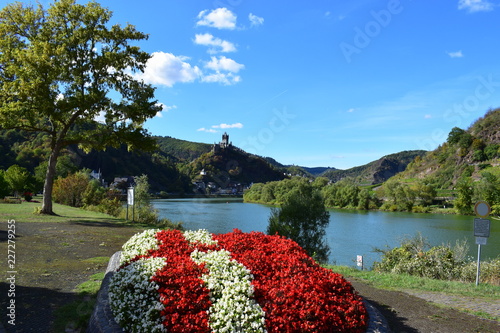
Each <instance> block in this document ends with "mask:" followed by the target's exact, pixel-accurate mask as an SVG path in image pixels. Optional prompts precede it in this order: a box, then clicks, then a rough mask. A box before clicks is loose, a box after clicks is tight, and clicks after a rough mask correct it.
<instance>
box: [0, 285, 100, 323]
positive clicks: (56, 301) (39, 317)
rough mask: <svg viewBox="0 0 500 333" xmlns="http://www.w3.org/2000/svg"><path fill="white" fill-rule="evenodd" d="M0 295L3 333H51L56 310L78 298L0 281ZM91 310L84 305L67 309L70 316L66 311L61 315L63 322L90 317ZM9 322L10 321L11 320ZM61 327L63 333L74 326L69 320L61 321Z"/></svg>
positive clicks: (74, 295)
mask: <svg viewBox="0 0 500 333" xmlns="http://www.w3.org/2000/svg"><path fill="white" fill-rule="evenodd" d="M13 287H14V288H13ZM0 295H2V297H0V309H1V311H0V313H1V317H0V318H1V319H0V332H1V331H2V327H1V326H2V325H3V328H4V329H5V332H7V333H11V332H12V333H14V332H53V331H54V322H55V320H56V313H57V312H58V310H59V309H61V307H65V306H66V305H67V304H69V303H72V302H76V301H78V300H79V299H81V296H79V295H77V294H75V293H68V292H61V291H57V290H52V289H47V288H39V287H26V286H20V285H16V284H15V283H14V284H10V283H5V282H0ZM12 301H14V303H13V304H14V305H15V308H13V307H12V306H11V305H10V304H11V302H12ZM82 304H83V303H82ZM9 306H11V309H9V308H8V307H9ZM92 310H93V309H92V308H90V307H88V306H87V307H85V306H83V305H82V306H76V307H74V308H71V310H69V311H71V312H74V313H69V312H66V313H64V314H62V316H63V317H65V318H66V319H67V318H77V317H86V316H88V317H90V314H91V313H92ZM10 314H12V315H10ZM12 319H13V320H14V321H11V320H12ZM68 320H69V319H68ZM13 324H15V325H13ZM61 325H62V326H63V327H62V331H63V332H64V331H65V329H66V328H72V327H74V324H73V323H71V322H69V321H68V322H64V321H63V322H62V323H60V325H59V326H61ZM60 328H61V327H60Z"/></svg>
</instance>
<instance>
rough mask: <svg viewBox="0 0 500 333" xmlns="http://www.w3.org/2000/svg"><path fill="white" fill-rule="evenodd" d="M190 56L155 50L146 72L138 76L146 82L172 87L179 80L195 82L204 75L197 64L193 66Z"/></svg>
mask: <svg viewBox="0 0 500 333" xmlns="http://www.w3.org/2000/svg"><path fill="white" fill-rule="evenodd" d="M186 60H189V58H188V57H184V56H175V55H173V54H172V53H165V52H154V53H153V54H152V57H151V58H150V59H149V60H148V62H147V63H146V68H145V69H144V73H139V74H136V75H135V76H136V78H138V79H142V80H144V81H145V82H146V83H150V84H157V85H163V86H167V87H172V86H173V85H174V84H175V83H177V82H184V83H185V82H193V81H194V80H196V79H197V78H199V77H200V76H201V75H202V72H201V70H200V69H199V68H198V67H197V66H191V64H189V63H188V62H186Z"/></svg>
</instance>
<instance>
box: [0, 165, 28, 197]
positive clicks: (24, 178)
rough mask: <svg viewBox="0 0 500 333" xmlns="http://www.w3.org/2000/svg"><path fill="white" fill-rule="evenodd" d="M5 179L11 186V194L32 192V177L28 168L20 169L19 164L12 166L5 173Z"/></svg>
mask: <svg viewBox="0 0 500 333" xmlns="http://www.w3.org/2000/svg"><path fill="white" fill-rule="evenodd" d="M4 179H5V181H6V182H7V184H8V185H9V189H10V191H11V192H13V193H15V194H16V195H17V194H18V193H21V192H24V191H27V190H30V188H31V182H30V181H31V175H30V173H29V172H28V170H26V168H23V167H20V166H19V165H17V164H14V165H12V166H10V167H9V168H8V169H7V171H5V173H4Z"/></svg>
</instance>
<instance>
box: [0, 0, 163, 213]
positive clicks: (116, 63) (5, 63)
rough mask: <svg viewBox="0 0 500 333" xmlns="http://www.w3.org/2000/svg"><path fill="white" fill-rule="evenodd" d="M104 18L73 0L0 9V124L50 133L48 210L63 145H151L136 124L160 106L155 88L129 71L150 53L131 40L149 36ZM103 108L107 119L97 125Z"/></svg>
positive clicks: (46, 210) (140, 66)
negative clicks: (135, 77)
mask: <svg viewBox="0 0 500 333" xmlns="http://www.w3.org/2000/svg"><path fill="white" fill-rule="evenodd" d="M110 19H111V12H110V11H109V10H108V9H105V8H103V7H101V6H100V5H99V4H98V3H96V2H89V3H88V4H86V5H80V4H77V3H76V1H75V0H60V1H56V2H54V3H53V4H52V5H51V7H50V8H49V9H48V10H45V9H44V8H43V7H42V6H41V5H38V6H36V7H35V6H32V5H25V4H22V3H20V2H17V3H13V4H10V5H7V6H6V7H5V8H3V9H2V10H1V11H0V35H1V36H2V38H1V39H0V125H1V126H2V127H3V128H4V129H9V128H16V129H24V130H27V131H33V132H45V133H47V134H48V135H49V138H50V140H49V142H50V157H49V159H48V161H49V162H48V163H49V164H48V168H47V175H46V181H45V185H44V202H43V206H42V212H44V213H47V214H51V213H53V212H52V201H51V199H52V185H53V181H54V179H55V168H56V163H57V159H58V157H59V154H60V152H61V150H62V149H63V148H64V147H67V146H68V145H70V144H78V145H80V147H81V148H84V149H85V150H86V151H89V150H90V149H91V148H95V149H104V148H105V147H106V146H107V145H114V146H119V145H121V144H122V143H127V144H128V145H129V146H130V147H131V148H142V149H151V148H153V146H154V140H152V139H151V138H150V137H149V135H148V133H147V131H145V130H144V129H143V128H142V125H143V124H144V122H145V121H146V120H147V119H149V118H151V117H153V116H154V115H155V114H156V113H157V112H158V111H159V110H160V106H159V105H158V104H157V103H156V101H155V100H153V98H154V88H153V87H152V86H150V85H147V84H145V83H144V82H140V81H136V80H135V79H134V77H133V76H132V75H130V74H129V73H130V72H137V71H141V70H142V69H143V68H144V65H145V63H146V61H147V60H148V59H149V58H150V55H149V54H148V53H146V52H142V51H140V49H139V48H138V47H137V46H133V45H130V44H129V41H134V42H136V41H141V40H144V39H146V38H147V35H145V34H143V33H141V32H139V31H137V30H136V29H135V28H134V27H133V26H131V25H127V26H125V27H121V26H119V25H114V26H113V27H111V28H109V27H108V26H107V25H108V23H109V21H110ZM110 68H112V69H113V71H110V70H109V69H110ZM115 96H116V100H114V99H113V98H114V97H115ZM101 112H104V113H105V114H104V119H105V120H104V122H103V123H98V122H96V120H95V119H96V116H98V115H99V114H100V113H101Z"/></svg>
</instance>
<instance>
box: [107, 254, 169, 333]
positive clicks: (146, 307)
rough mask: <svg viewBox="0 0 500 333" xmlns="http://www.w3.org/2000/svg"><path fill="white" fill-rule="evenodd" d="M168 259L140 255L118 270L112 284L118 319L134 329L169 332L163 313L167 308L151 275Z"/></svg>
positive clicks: (116, 318) (136, 330)
mask: <svg viewBox="0 0 500 333" xmlns="http://www.w3.org/2000/svg"><path fill="white" fill-rule="evenodd" d="M165 263H166V260H165V258H141V259H139V260H137V261H134V262H133V263H131V264H130V265H128V266H125V267H124V268H122V269H120V270H119V271H117V272H116V273H115V274H114V275H113V277H112V279H111V283H110V285H109V301H110V305H111V310H113V313H114V315H115V320H116V321H117V322H118V324H120V326H121V327H122V328H123V329H124V330H126V331H131V332H155V333H156V332H166V329H165V327H164V326H163V324H162V318H161V315H160V312H161V311H162V310H163V309H164V306H163V304H162V303H161V302H160V295H159V294H158V292H157V291H156V289H157V288H158V286H157V285H156V283H155V282H154V281H151V278H152V277H153V276H154V275H155V274H156V272H157V271H158V270H159V269H161V268H163V266H164V265H165Z"/></svg>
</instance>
